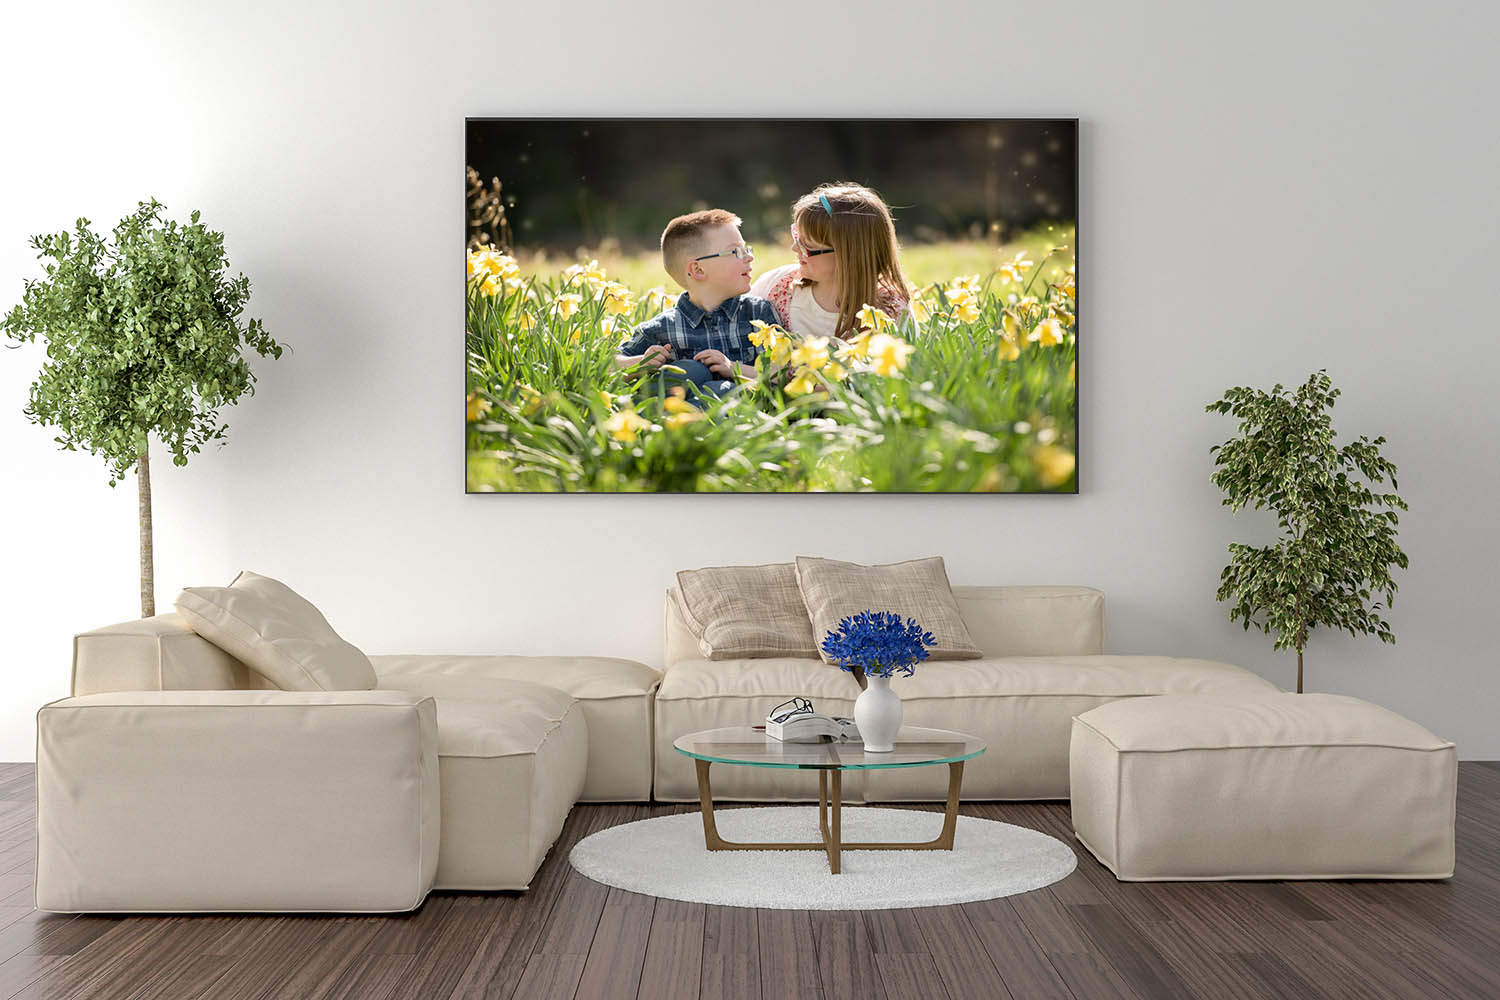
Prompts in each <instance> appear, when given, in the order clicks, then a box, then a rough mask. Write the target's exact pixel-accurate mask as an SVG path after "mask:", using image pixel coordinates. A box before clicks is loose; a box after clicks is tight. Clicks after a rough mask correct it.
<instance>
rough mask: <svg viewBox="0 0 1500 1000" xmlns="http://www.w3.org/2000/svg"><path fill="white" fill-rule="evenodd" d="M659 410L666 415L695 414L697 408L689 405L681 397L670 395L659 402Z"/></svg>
mask: <svg viewBox="0 0 1500 1000" xmlns="http://www.w3.org/2000/svg"><path fill="white" fill-rule="evenodd" d="M661 408H662V409H664V410H666V411H667V412H668V413H695V412H698V408H697V407H696V406H694V405H693V404H692V403H689V402H688V401H687V400H686V399H685V398H683V396H682V395H680V394H677V395H671V396H668V397H667V398H665V399H663V400H662V401H661Z"/></svg>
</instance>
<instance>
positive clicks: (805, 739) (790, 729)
mask: <svg viewBox="0 0 1500 1000" xmlns="http://www.w3.org/2000/svg"><path fill="white" fill-rule="evenodd" d="M766 735H767V736H770V737H773V738H774V739H778V740H781V741H782V742H783V743H819V742H822V740H823V739H824V738H825V737H831V738H833V739H836V740H854V741H856V742H858V740H859V730H858V729H857V728H856V727H855V725H854V720H853V719H844V718H839V717H836V716H827V715H824V714H822V713H821V712H803V713H800V714H797V715H793V716H792V717H791V718H788V719H786V720H785V721H782V722H777V721H776V720H775V719H771V718H767V719H766Z"/></svg>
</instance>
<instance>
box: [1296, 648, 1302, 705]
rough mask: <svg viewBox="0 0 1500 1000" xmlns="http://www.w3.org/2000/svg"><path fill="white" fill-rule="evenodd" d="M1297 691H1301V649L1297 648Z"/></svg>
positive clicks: (1299, 692)
mask: <svg viewBox="0 0 1500 1000" xmlns="http://www.w3.org/2000/svg"><path fill="white" fill-rule="evenodd" d="M1297 693H1298V694H1301V693H1302V650H1300V649H1299V650H1297Z"/></svg>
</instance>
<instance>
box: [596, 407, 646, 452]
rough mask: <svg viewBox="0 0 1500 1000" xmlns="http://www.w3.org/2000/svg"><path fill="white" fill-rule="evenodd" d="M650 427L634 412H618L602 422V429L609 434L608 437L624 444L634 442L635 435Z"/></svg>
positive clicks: (644, 419)
mask: <svg viewBox="0 0 1500 1000" xmlns="http://www.w3.org/2000/svg"><path fill="white" fill-rule="evenodd" d="M650 426H651V423H650V421H648V420H646V418H644V417H642V416H641V415H640V414H639V413H637V412H635V411H634V410H620V411H619V412H617V413H614V414H611V415H610V418H609V419H608V420H606V421H604V429H605V430H606V431H608V432H609V435H610V437H612V438H614V439H615V440H616V441H623V442H625V443H626V444H629V443H630V442H632V441H634V440H635V439H636V435H637V434H639V433H640V432H641V431H643V430H645V429H646V428H647V427H650Z"/></svg>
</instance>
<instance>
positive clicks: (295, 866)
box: [36, 691, 440, 913]
mask: <svg viewBox="0 0 1500 1000" xmlns="http://www.w3.org/2000/svg"><path fill="white" fill-rule="evenodd" d="M438 810H439V806H438V769H437V709H436V705H435V703H434V702H433V700H432V699H431V698H422V697H418V696H414V695H409V694H405V693H403V692H399V691H348V692H339V691H315V692H308V691H126V692H116V693H110V694H96V695H88V696H84V697H77V698H66V699H63V700H62V701H57V702H53V703H51V704H49V705H46V706H44V707H43V708H42V709H41V710H40V711H39V712H38V713H37V872H36V904H37V907H38V908H39V909H44V910H58V911H65V912H137V913H138V912H218V911H238V912H285V911H306V910H313V911H338V912H390V911H401V910H409V909H412V908H414V907H416V906H417V905H419V904H420V903H421V901H422V899H423V898H424V897H425V896H426V894H427V891H428V890H429V889H430V888H431V886H432V883H433V878H434V876H435V874H436V870H437V851H438V837H439V833H440V830H439V811H438Z"/></svg>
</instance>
